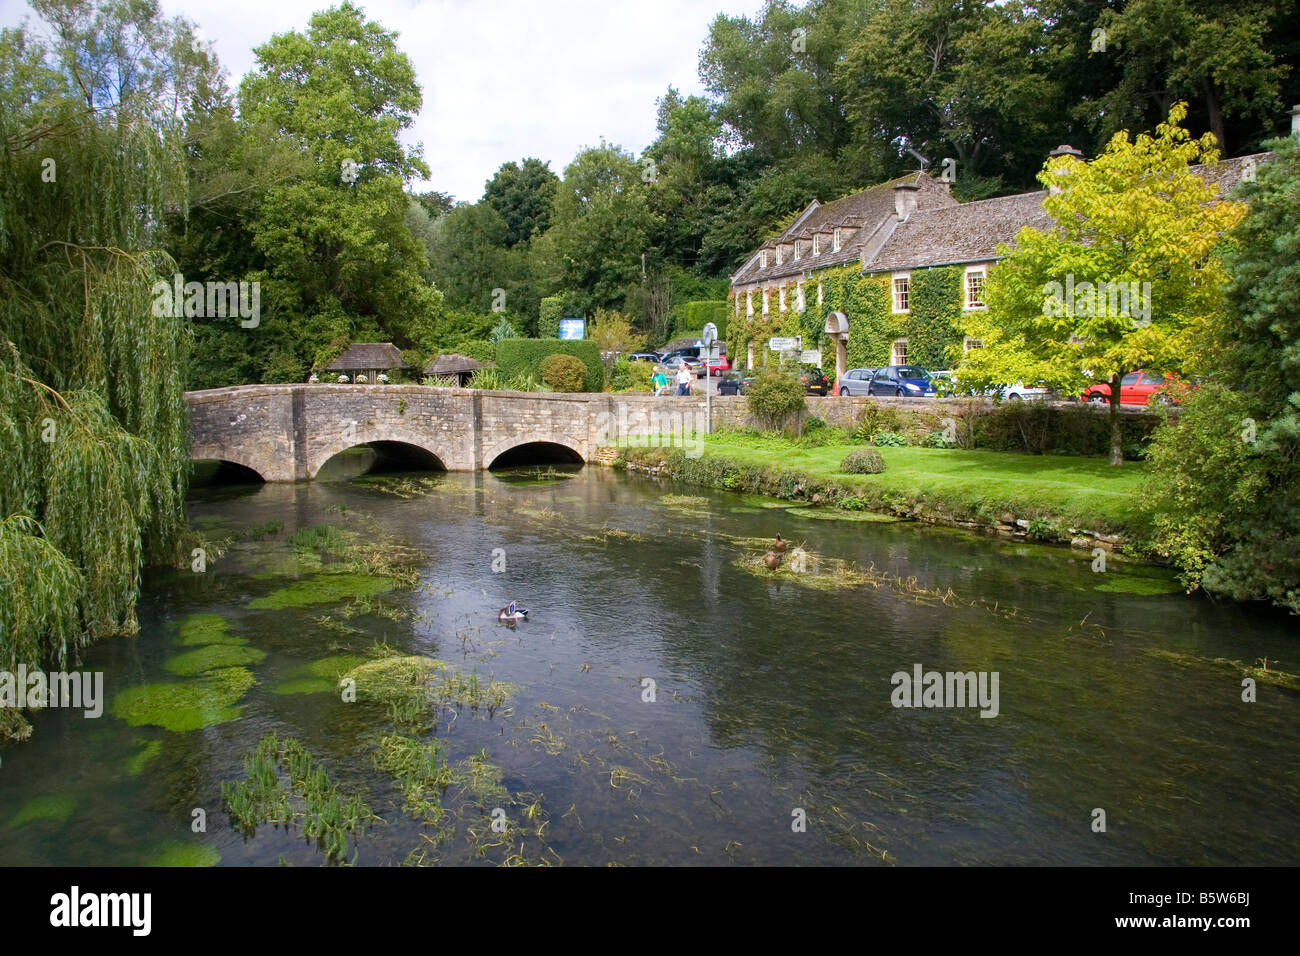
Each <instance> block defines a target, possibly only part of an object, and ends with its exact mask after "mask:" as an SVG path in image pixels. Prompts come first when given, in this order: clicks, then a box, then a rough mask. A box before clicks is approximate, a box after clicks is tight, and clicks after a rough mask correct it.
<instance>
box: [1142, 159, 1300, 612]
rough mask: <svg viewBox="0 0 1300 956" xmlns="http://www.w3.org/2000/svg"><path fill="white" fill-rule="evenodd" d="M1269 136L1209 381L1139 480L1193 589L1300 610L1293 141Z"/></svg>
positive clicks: (1297, 198)
mask: <svg viewBox="0 0 1300 956" xmlns="http://www.w3.org/2000/svg"><path fill="white" fill-rule="evenodd" d="M1269 145H1270V147H1271V148H1272V149H1273V150H1274V155H1273V157H1272V159H1271V161H1270V162H1268V163H1265V164H1262V165H1261V166H1260V167H1259V171H1258V175H1257V178H1256V180H1255V182H1246V183H1243V184H1242V185H1241V186H1240V187H1239V192H1238V196H1239V198H1240V199H1242V200H1244V201H1245V202H1246V203H1248V208H1249V212H1248V213H1247V215H1246V216H1245V218H1244V219H1243V220H1242V222H1241V223H1240V225H1239V226H1238V227H1237V228H1236V229H1235V230H1234V231H1233V233H1232V238H1233V240H1234V241H1233V244H1232V245H1231V246H1230V248H1229V250H1228V252H1227V254H1226V256H1225V264H1226V267H1227V269H1228V271H1229V273H1230V275H1231V281H1230V283H1229V285H1228V289H1227V295H1226V307H1225V308H1224V310H1223V311H1222V312H1221V313H1220V314H1219V315H1218V316H1217V317H1216V318H1217V320H1216V321H1215V323H1214V324H1213V326H1212V328H1211V329H1210V335H1209V336H1208V337H1207V339H1206V340H1205V341H1204V342H1203V343H1202V347H1203V352H1204V353H1205V355H1206V359H1205V370H1206V371H1207V373H1208V374H1209V375H1210V376H1211V380H1210V382H1209V383H1207V384H1206V385H1205V386H1204V387H1203V388H1201V389H1198V390H1197V391H1196V392H1194V393H1193V394H1192V395H1190V396H1189V397H1188V399H1187V401H1186V403H1185V406H1184V408H1183V410H1182V412H1181V414H1180V415H1179V416H1178V418H1177V420H1175V421H1174V422H1172V423H1170V424H1168V425H1166V426H1165V427H1164V428H1162V429H1161V430H1160V431H1159V432H1158V433H1157V435H1156V438H1155V440H1154V441H1153V442H1152V445H1151V448H1150V450H1149V457H1150V460H1151V468H1152V472H1151V477H1150V479H1149V481H1148V483H1147V487H1146V489H1145V490H1146V497H1147V500H1148V501H1149V503H1150V505H1151V507H1152V508H1153V510H1154V512H1155V515H1156V517H1155V533H1154V544H1155V546H1156V547H1157V548H1158V549H1160V550H1161V551H1163V552H1164V553H1165V554H1167V555H1169V556H1170V557H1171V558H1172V559H1173V560H1174V561H1175V562H1176V563H1177V564H1178V565H1179V567H1180V568H1182V570H1183V574H1184V579H1185V580H1186V582H1187V584H1188V585H1189V586H1190V587H1197V586H1202V587H1204V588H1206V590H1209V591H1214V592H1218V593H1222V594H1227V595H1229V596H1231V597H1234V598H1238V599H1247V598H1269V599H1271V600H1272V601H1274V602H1276V603H1277V604H1280V605H1283V606H1285V607H1288V608H1290V609H1291V610H1292V611H1295V612H1297V613H1300V553H1297V550H1296V546H1295V544H1296V541H1297V540H1300V323H1297V322H1296V316H1297V315H1300V287H1298V286H1297V284H1296V282H1295V269H1296V259H1297V255H1300V142H1297V140H1296V139H1295V138H1294V137H1287V138H1285V139H1281V140H1277V141H1274V142H1272V143H1270V144H1269Z"/></svg>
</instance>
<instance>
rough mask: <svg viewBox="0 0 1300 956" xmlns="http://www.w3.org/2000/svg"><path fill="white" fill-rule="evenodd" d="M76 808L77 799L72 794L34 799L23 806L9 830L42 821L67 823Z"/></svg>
mask: <svg viewBox="0 0 1300 956" xmlns="http://www.w3.org/2000/svg"><path fill="white" fill-rule="evenodd" d="M76 808H77V799H76V797H73V796H71V795H70V794H63V793H61V794H54V795H51V796H47V797H33V798H32V799H30V800H28V801H27V802H26V803H24V804H23V807H22V809H21V810H19V811H18V812H17V813H16V814H14V817H13V819H12V820H10V821H9V829H11V830H15V829H17V828H18V827H21V826H26V825H27V824H29V823H39V822H41V821H49V822H53V823H60V824H61V823H66V822H67V819H68V817H70V816H72V811H73V810H75V809H76Z"/></svg>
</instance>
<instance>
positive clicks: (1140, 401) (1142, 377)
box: [1080, 369, 1183, 405]
mask: <svg viewBox="0 0 1300 956" xmlns="http://www.w3.org/2000/svg"><path fill="white" fill-rule="evenodd" d="M1182 384H1183V383H1181V382H1180V381H1179V380H1178V379H1177V378H1176V377H1175V376H1173V375H1163V374H1161V373H1160V372H1152V371H1150V370H1149V369H1138V370H1137V371H1136V372H1129V373H1128V374H1127V375H1125V376H1124V377H1123V378H1121V379H1120V380H1119V403H1120V404H1121V405H1145V404H1146V403H1147V402H1149V401H1150V400H1151V398H1152V396H1154V397H1155V400H1156V401H1157V402H1159V403H1160V404H1161V405H1172V404H1175V403H1176V402H1177V401H1178V399H1179V394H1178V393H1179V392H1181V391H1182V388H1178V387H1177V386H1180V385H1182ZM1080 398H1082V399H1083V400H1084V401H1085V402H1098V403H1101V402H1109V401H1110V385H1109V384H1108V383H1106V382H1098V383H1097V384H1096V385H1089V386H1088V387H1087V388H1085V389H1084V390H1083V394H1082V395H1081V396H1080Z"/></svg>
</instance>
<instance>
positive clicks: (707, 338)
mask: <svg viewBox="0 0 1300 956" xmlns="http://www.w3.org/2000/svg"><path fill="white" fill-rule="evenodd" d="M716 341H718V327H717V326H716V325H714V324H713V323H712V322H706V323H704V334H703V335H702V336H700V345H702V346H704V347H705V348H708V347H709V346H710V345H712V344H713V343H714V342H716Z"/></svg>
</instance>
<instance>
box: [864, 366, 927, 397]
mask: <svg viewBox="0 0 1300 956" xmlns="http://www.w3.org/2000/svg"><path fill="white" fill-rule="evenodd" d="M867 394H868V395H893V396H900V397H906V398H934V396H935V387H934V379H932V378H930V373H929V372H927V371H926V370H925V369H923V368H921V367H920V366H919V365H886V366H885V367H884V368H879V369H876V374H875V375H874V376H872V379H871V382H870V383H869V384H868V385H867Z"/></svg>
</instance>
